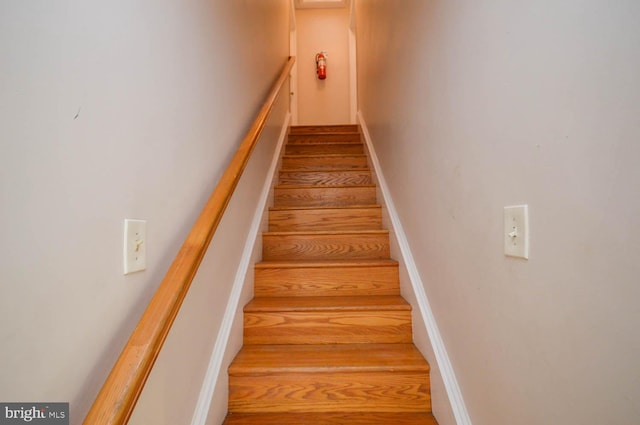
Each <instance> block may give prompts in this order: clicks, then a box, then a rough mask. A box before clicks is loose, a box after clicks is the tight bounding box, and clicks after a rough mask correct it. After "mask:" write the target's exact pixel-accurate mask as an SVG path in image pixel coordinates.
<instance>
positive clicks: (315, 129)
mask: <svg viewBox="0 0 640 425" xmlns="http://www.w3.org/2000/svg"><path fill="white" fill-rule="evenodd" d="M341 131H342V132H358V125H357V124H328V125H308V124H307V125H292V126H291V127H290V134H305V133H308V132H311V133H323V134H324V133H332V132H341Z"/></svg>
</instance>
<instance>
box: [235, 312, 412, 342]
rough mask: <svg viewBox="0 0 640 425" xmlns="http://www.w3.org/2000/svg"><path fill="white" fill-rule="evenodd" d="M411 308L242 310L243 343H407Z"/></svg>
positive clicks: (409, 340)
mask: <svg viewBox="0 0 640 425" xmlns="http://www.w3.org/2000/svg"><path fill="white" fill-rule="evenodd" d="M411 341H412V334H411V311H410V310H404V311H394V310H392V311H384V310H377V311H342V312H324V311H323V312H296V311H292V312H286V311H285V312H255V313H251V312H245V314H244V342H245V344H366V343H384V344H396V343H410V342H411Z"/></svg>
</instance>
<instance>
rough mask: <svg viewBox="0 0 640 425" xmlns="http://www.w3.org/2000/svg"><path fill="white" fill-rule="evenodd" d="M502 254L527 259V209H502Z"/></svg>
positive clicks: (522, 207)
mask: <svg viewBox="0 0 640 425" xmlns="http://www.w3.org/2000/svg"><path fill="white" fill-rule="evenodd" d="M504 254H505V255H508V256H510V257H518V258H524V259H528V258H529V207H528V205H514V206H510V207H504Z"/></svg>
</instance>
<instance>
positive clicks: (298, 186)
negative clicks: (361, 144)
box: [275, 184, 376, 189]
mask: <svg viewBox="0 0 640 425" xmlns="http://www.w3.org/2000/svg"><path fill="white" fill-rule="evenodd" d="M359 187H365V188H375V187H376V185H375V184H343V185H335V186H331V189H340V188H345V189H354V188H359ZM275 188H276V189H325V188H326V187H325V186H318V185H315V184H296V185H293V184H291V185H276V186H275Z"/></svg>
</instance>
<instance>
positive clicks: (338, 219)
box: [269, 208, 382, 232]
mask: <svg viewBox="0 0 640 425" xmlns="http://www.w3.org/2000/svg"><path fill="white" fill-rule="evenodd" d="M378 229H382V209H381V208H345V209H317V210H315V209H314V210H272V211H270V212H269V230H270V231H273V232H276V231H305V230H378Z"/></svg>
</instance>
